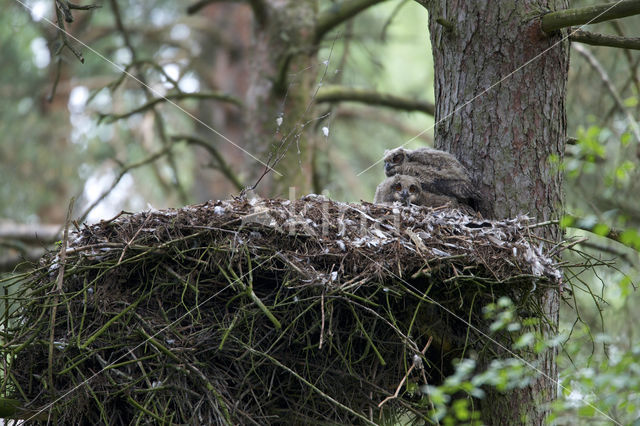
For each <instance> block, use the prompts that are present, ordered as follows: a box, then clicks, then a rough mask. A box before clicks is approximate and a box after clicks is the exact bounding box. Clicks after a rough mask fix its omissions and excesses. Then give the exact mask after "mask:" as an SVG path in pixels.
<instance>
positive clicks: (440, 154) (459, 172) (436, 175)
mask: <svg viewBox="0 0 640 426" xmlns="http://www.w3.org/2000/svg"><path fill="white" fill-rule="evenodd" d="M385 154H386V155H385V159H384V170H385V174H386V175H387V176H394V175H407V176H414V177H416V178H417V179H418V180H419V181H420V184H421V187H422V190H423V192H425V193H431V194H434V195H441V196H446V197H452V198H454V199H455V200H456V201H457V202H458V203H460V204H466V205H468V206H470V207H471V208H473V209H474V210H476V211H477V210H478V209H479V207H480V202H481V198H480V194H479V193H478V191H477V190H476V189H475V188H474V186H473V184H472V183H471V179H470V178H469V174H468V172H467V170H466V169H465V168H464V166H463V165H462V164H460V162H459V161H458V160H457V159H456V158H455V157H454V156H453V155H451V154H449V153H448V152H444V151H440V150H437V149H432V148H426V147H425V148H419V149H416V150H406V149H404V148H396V149H394V150H391V151H387V152H386V153H385Z"/></svg>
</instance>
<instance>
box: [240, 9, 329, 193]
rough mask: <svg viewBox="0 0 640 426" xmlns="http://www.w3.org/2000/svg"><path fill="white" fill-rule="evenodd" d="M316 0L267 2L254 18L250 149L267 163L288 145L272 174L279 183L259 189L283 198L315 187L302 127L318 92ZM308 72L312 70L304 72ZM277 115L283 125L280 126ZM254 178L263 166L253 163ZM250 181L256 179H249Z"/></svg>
mask: <svg viewBox="0 0 640 426" xmlns="http://www.w3.org/2000/svg"><path fill="white" fill-rule="evenodd" d="M316 3H317V2H316V1H315V0H266V1H264V3H263V5H264V8H263V9H262V16H261V17H259V18H257V19H256V20H255V22H256V23H255V33H254V41H253V49H252V57H251V65H250V71H249V72H250V75H249V89H248V91H247V95H246V99H245V102H246V103H245V105H246V112H247V113H246V125H247V131H246V135H247V136H246V144H245V148H246V149H247V150H249V151H251V152H253V153H254V154H255V155H256V156H258V157H259V158H263V159H264V160H265V161H266V159H267V158H268V155H269V152H275V151H278V150H283V149H286V155H285V157H284V158H283V159H282V161H281V162H280V163H279V164H278V165H277V166H276V167H275V169H276V170H277V171H278V172H279V173H280V174H281V175H282V176H279V175H277V174H276V173H271V175H270V177H272V178H273V179H274V181H275V182H274V184H272V185H269V184H268V183H267V182H262V183H261V187H260V188H259V192H260V193H262V194H264V195H268V193H269V192H270V193H271V194H272V195H276V196H278V195H279V196H283V195H286V194H287V188H288V187H289V186H295V187H297V188H298V190H299V191H300V192H306V191H307V190H308V189H309V187H310V179H309V176H310V175H311V173H309V164H310V159H309V155H310V150H309V149H308V148H309V144H308V140H307V139H308V135H307V134H305V130H306V129H304V128H303V127H302V125H303V124H304V122H305V121H306V120H308V119H309V118H310V117H312V115H311V111H308V110H307V109H308V105H309V101H310V99H311V95H313V83H314V78H315V76H316V75H317V74H318V72H319V71H318V70H319V69H318V68H317V67H313V68H312V69H311V70H308V69H309V67H311V66H312V65H313V59H314V58H315V53H316V49H317V46H316V44H315V30H314V29H315V19H316V14H317V4H316ZM303 70H307V71H303ZM278 117H282V124H281V125H280V126H278V123H277V120H278ZM249 169H250V170H254V171H255V173H253V174H252V176H251V177H252V178H254V179H255V178H257V177H258V176H259V175H260V173H261V171H262V169H263V167H262V166H261V165H259V164H253V163H252V164H251V166H250V168H249ZM249 182H250V183H252V182H251V180H249Z"/></svg>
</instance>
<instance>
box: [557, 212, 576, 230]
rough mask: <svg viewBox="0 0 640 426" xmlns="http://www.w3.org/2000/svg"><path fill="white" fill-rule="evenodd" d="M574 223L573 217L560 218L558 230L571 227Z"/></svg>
mask: <svg viewBox="0 0 640 426" xmlns="http://www.w3.org/2000/svg"><path fill="white" fill-rule="evenodd" d="M574 221H575V220H574V218H573V216H566V215H565V216H562V219H560V228H567V227H569V226H571V225H573V222H574Z"/></svg>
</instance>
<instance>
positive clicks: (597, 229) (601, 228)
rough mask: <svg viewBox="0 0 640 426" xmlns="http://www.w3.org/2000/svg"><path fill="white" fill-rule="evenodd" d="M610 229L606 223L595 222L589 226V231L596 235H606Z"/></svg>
mask: <svg viewBox="0 0 640 426" xmlns="http://www.w3.org/2000/svg"><path fill="white" fill-rule="evenodd" d="M610 230H611V228H609V227H608V226H607V225H605V224H604V223H597V224H596V225H595V226H594V227H593V228H591V231H592V232H593V233H594V234H596V235H602V236H603V237H604V236H605V235H607V234H608V233H609V231H610Z"/></svg>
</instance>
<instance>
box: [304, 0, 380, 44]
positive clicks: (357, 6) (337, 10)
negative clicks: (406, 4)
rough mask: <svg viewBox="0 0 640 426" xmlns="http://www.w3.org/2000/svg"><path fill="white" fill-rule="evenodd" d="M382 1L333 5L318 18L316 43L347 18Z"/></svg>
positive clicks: (356, 0)
mask: <svg viewBox="0 0 640 426" xmlns="http://www.w3.org/2000/svg"><path fill="white" fill-rule="evenodd" d="M383 1H386V0H348V1H343V2H340V3H334V4H333V5H331V6H330V7H329V9H328V10H325V11H324V12H322V13H320V15H319V16H318V24H317V25H316V42H318V41H320V40H322V38H323V37H324V36H325V34H327V33H328V32H329V31H331V30H332V29H333V28H335V27H337V26H338V25H340V24H341V23H343V22H345V21H346V20H348V19H349V18H351V17H353V16H355V15H357V14H358V13H360V12H362V11H363V10H365V9H367V8H369V7H371V6H373V5H376V4H378V3H382V2H383Z"/></svg>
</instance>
